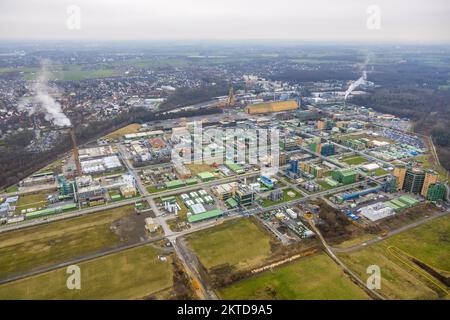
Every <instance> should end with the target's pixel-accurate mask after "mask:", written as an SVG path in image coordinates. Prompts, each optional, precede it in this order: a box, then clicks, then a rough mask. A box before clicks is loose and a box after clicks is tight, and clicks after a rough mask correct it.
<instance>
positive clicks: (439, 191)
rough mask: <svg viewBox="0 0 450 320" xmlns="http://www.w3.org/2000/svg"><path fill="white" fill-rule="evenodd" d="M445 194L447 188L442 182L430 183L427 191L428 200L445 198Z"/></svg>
mask: <svg viewBox="0 0 450 320" xmlns="http://www.w3.org/2000/svg"><path fill="white" fill-rule="evenodd" d="M446 196H447V188H445V186H444V185H443V184H442V183H435V184H432V185H430V187H429V188H428V192H427V200H428V201H439V200H445V198H446Z"/></svg>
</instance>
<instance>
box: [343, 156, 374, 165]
mask: <svg viewBox="0 0 450 320" xmlns="http://www.w3.org/2000/svg"><path fill="white" fill-rule="evenodd" d="M342 162H345V163H346V164H348V165H354V166H357V165H359V164H363V163H366V162H368V161H367V159H366V158H364V157H361V156H356V157H353V156H352V157H349V158H344V159H342Z"/></svg>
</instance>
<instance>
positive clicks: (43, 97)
mask: <svg viewBox="0 0 450 320" xmlns="http://www.w3.org/2000/svg"><path fill="white" fill-rule="evenodd" d="M48 67H49V61H48V60H44V61H42V68H41V70H40V72H39V76H38V78H37V79H36V82H35V83H34V84H33V87H32V89H33V92H34V96H33V97H32V99H31V100H24V99H22V100H21V101H20V102H19V106H18V109H19V111H26V112H28V114H29V115H32V114H35V113H44V114H45V120H47V121H50V122H52V123H53V124H54V125H57V126H61V127H63V126H70V125H71V122H70V119H69V118H68V117H67V116H66V115H65V114H64V112H63V111H62V108H61V105H60V104H59V103H58V102H57V101H56V100H55V99H54V98H53V97H52V96H51V94H54V93H55V92H56V90H55V89H54V88H51V87H49V85H48V80H49V77H50V72H49V70H48Z"/></svg>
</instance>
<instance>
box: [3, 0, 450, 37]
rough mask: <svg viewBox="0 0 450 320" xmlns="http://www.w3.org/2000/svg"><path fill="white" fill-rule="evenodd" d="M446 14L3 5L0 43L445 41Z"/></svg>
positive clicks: (264, 2) (140, 4) (220, 5)
mask: <svg viewBox="0 0 450 320" xmlns="http://www.w3.org/2000/svg"><path fill="white" fill-rule="evenodd" d="M373 5H376V8H375V9H376V10H379V12H374V11H373V8H372V9H370V8H371V6H373ZM71 6H72V7H71ZM73 6H75V11H73V8H74V7H73ZM68 8H69V11H68ZM70 8H72V10H71V9H70ZM77 10H79V15H78V12H77ZM378 13H379V15H378ZM74 15H76V17H75V20H73V18H74ZM374 15H375V21H378V22H379V25H378V27H379V28H378V27H377V26H375V27H373V28H370V27H368V22H367V21H368V19H371V17H373V16H374ZM449 16H450V2H449V1H445V0H431V1H425V0H412V1H408V2H405V1H400V0H393V1H392V0H391V1H389V0H377V1H368V0H342V1H330V0H328V1H327V0H316V1H313V2H310V1H295V0H277V1H274V0H245V1H239V0H227V1H225V0H209V1H208V0H192V1H186V0H165V1H164V0H151V1H144V0H134V1H125V0H109V1H108V0H98V1H95V3H94V2H93V1H88V0H78V1H70V0H41V1H38V0H2V1H1V2H0V40H2V41H5V40H12V41H19V40H55V41H63V40H68V41H99V40H100V41H124V40H128V41H255V42H257V41H283V42H308V43H321V42H335V43H388V44H390V43H395V42H398V43H416V44H417V43H419V44H420V43H449V42H450V32H449V30H450V19H448V17H449ZM378 17H379V19H378ZM68 19H72V20H71V22H69V24H70V23H72V27H68ZM376 19H378V20H376ZM74 21H75V22H76V23H78V25H77V24H75V25H73V22H74ZM371 21H372V22H373V21H374V20H371ZM369 24H370V23H369ZM73 26H75V27H73ZM372 26H373V24H372Z"/></svg>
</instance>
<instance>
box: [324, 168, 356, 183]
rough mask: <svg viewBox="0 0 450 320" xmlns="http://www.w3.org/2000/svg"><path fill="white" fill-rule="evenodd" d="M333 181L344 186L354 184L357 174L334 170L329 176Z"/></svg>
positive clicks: (346, 170) (351, 170)
mask: <svg viewBox="0 0 450 320" xmlns="http://www.w3.org/2000/svg"><path fill="white" fill-rule="evenodd" d="M331 176H332V177H333V179H334V180H336V181H338V182H340V183H342V184H344V185H346V184H350V183H354V182H356V178H357V176H358V173H357V172H356V171H355V170H353V169H340V170H334V171H333V172H332V174H331Z"/></svg>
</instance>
